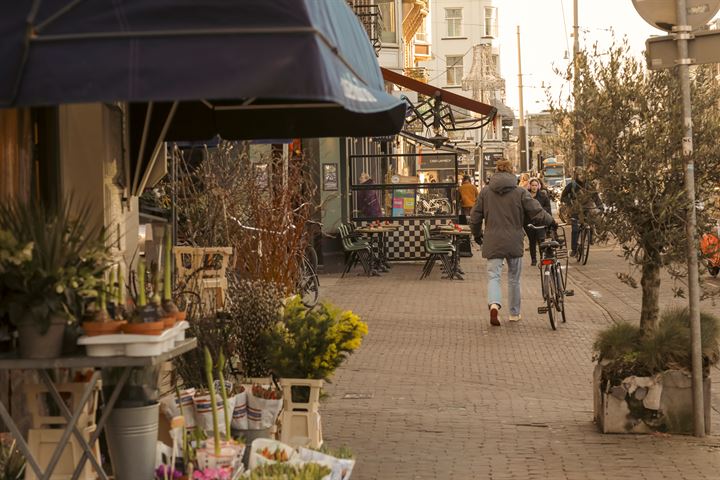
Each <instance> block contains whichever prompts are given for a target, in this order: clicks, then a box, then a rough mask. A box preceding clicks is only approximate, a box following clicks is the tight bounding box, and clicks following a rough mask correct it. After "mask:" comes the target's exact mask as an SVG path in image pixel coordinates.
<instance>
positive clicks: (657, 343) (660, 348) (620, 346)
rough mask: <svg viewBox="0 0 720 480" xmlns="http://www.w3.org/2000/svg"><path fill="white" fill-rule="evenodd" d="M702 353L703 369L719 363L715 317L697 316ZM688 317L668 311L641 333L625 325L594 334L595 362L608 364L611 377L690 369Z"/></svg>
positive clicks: (718, 329)
mask: <svg viewBox="0 0 720 480" xmlns="http://www.w3.org/2000/svg"><path fill="white" fill-rule="evenodd" d="M700 324H701V334H702V353H703V360H704V364H705V366H708V365H713V364H715V363H717V362H718V361H719V360H720V345H719V342H720V324H718V318H717V317H715V316H713V315H711V314H708V313H701V314H700ZM690 344H691V341H690V315H689V313H688V310H687V309H683V308H679V309H670V310H667V311H665V312H663V314H662V315H661V317H660V321H659V322H658V326H657V328H656V329H654V330H650V331H648V332H645V333H644V334H642V332H641V330H640V329H639V328H638V327H635V326H633V325H630V324H627V323H620V324H616V325H613V326H611V327H609V328H607V329H606V330H603V331H601V332H600V333H599V334H598V338H597V340H596V341H595V344H594V345H593V349H594V350H595V352H596V357H597V359H598V360H606V361H609V364H608V365H606V367H605V370H606V371H613V372H615V374H616V375H615V376H617V377H622V376H627V375H624V373H627V374H632V375H637V374H643V373H647V374H654V373H659V372H662V371H664V370H667V369H670V368H677V369H683V370H688V371H689V370H691V369H692V360H691V358H690V352H691V348H690Z"/></svg>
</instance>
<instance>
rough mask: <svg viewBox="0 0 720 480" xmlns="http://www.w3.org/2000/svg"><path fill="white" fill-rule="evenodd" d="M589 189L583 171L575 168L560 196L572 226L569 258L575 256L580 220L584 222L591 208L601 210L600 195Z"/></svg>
mask: <svg viewBox="0 0 720 480" xmlns="http://www.w3.org/2000/svg"><path fill="white" fill-rule="evenodd" d="M589 187H590V185H588V184H587V181H586V177H585V171H584V169H583V168H582V167H576V168H575V175H574V177H573V179H572V181H571V182H570V183H568V184H567V185H565V188H564V189H563V191H562V194H561V195H560V203H561V205H562V207H563V208H564V209H565V210H567V211H568V213H569V216H570V224H571V225H572V235H571V239H570V247H571V250H572V251H571V252H570V256H571V257H574V256H575V255H576V254H577V245H578V236H579V233H580V220H585V218H587V215H588V214H589V212H590V211H591V210H592V209H593V208H599V209H602V206H603V205H602V201H601V200H600V195H598V193H597V192H596V191H593V190H590V188H589ZM566 220H567V218H566Z"/></svg>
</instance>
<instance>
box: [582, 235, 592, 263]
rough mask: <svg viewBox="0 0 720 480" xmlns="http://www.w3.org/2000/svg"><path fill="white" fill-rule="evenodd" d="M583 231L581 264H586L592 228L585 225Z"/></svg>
mask: <svg viewBox="0 0 720 480" xmlns="http://www.w3.org/2000/svg"><path fill="white" fill-rule="evenodd" d="M583 233H584V235H583V237H584V241H583V248H584V249H585V252H584V253H583V258H582V264H583V265H587V261H588V256H589V255H590V244H591V243H592V229H591V228H590V227H585V228H584V229H583Z"/></svg>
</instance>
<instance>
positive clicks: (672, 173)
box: [551, 41, 720, 329]
mask: <svg viewBox="0 0 720 480" xmlns="http://www.w3.org/2000/svg"><path fill="white" fill-rule="evenodd" d="M571 67H572V66H571ZM571 67H569V68H568V78H571V79H572V80H573V82H574V87H575V88H574V91H575V93H574V94H573V93H572V92H571V93H569V94H568V95H567V96H566V97H565V98H561V99H560V100H559V101H556V102H553V104H552V105H551V109H552V112H553V118H554V123H555V124H556V126H557V130H558V134H559V140H558V142H557V145H556V146H555V147H556V148H557V150H558V153H560V152H561V153H562V154H564V155H565V158H567V159H571V158H574V157H575V155H576V154H577V156H578V158H579V162H582V163H584V164H585V166H586V167H587V168H586V173H587V176H588V181H589V182H590V185H592V187H593V188H594V189H597V190H598V191H599V192H600V193H601V195H602V198H603V201H604V203H605V204H606V205H607V206H608V207H610V208H609V210H608V211H606V212H605V213H604V214H603V215H600V216H598V217H597V218H596V219H595V220H594V223H595V227H596V230H597V231H598V233H599V234H600V237H601V238H602V237H606V236H608V235H612V236H613V237H614V238H615V239H616V240H617V241H618V243H619V244H620V245H622V246H623V249H624V254H625V258H626V259H627V260H628V261H629V262H630V263H632V264H635V265H638V266H641V267H642V266H643V265H647V264H651V265H654V266H657V267H658V268H659V267H661V266H674V267H680V268H675V269H671V270H670V273H671V274H674V275H683V268H684V267H683V265H684V263H685V261H686V240H685V238H686V234H685V218H686V215H685V210H686V208H687V207H688V206H689V205H688V201H687V197H686V195H685V191H684V168H683V165H684V158H683V153H682V143H683V142H682V138H683V136H684V127H683V120H682V118H683V117H682V102H681V99H680V93H679V92H680V89H679V82H678V78H677V76H676V74H675V71H674V70H672V69H667V70H661V71H648V70H646V68H645V65H644V60H643V59H641V58H637V57H634V56H632V55H631V54H630V53H629V46H628V44H627V41H624V42H622V43H621V44H619V45H613V46H612V47H611V48H609V49H608V50H607V51H603V52H600V51H598V49H597V47H595V48H594V49H593V50H591V51H588V52H582V53H581V54H579V59H578V75H577V77H575V78H572V74H571V72H572V68H571ZM693 72H694V73H693V75H692V82H691V83H692V90H693V91H692V99H693V105H692V111H693V142H694V153H693V160H694V162H695V171H694V174H695V185H696V198H697V200H698V201H700V202H704V203H705V204H706V205H710V204H711V203H712V202H711V201H710V200H711V195H712V194H713V189H714V188H715V186H716V185H717V184H718V182H719V181H720V109H718V102H719V101H720V84H719V83H718V82H717V81H716V79H715V73H714V67H713V66H709V65H708V66H699V67H697V68H695V69H694V70H693ZM573 132H575V134H574V133H573ZM576 140H577V141H576ZM576 146H577V148H576ZM709 210H710V209H704V210H698V212H697V213H698V230H699V231H700V232H704V231H707V230H708V227H709V226H710V222H711V221H712V218H711V215H710V214H709V213H710V212H709ZM642 271H643V277H646V276H649V275H654V272H653V270H652V269H644V270H642ZM641 283H642V285H643V296H644V299H647V302H644V304H643V310H642V312H641V325H642V326H643V327H648V329H653V328H654V326H655V324H656V323H657V318H658V312H659V304H658V301H657V295H656V294H655V293H656V292H657V289H658V288H659V282H652V281H651V282H641ZM653 292H655V293H653Z"/></svg>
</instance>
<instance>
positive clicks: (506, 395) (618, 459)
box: [321, 247, 720, 480]
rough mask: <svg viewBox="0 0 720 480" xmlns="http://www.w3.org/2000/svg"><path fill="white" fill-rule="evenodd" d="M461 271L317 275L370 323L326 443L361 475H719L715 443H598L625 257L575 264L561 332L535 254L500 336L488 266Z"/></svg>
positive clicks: (615, 439) (636, 294) (682, 439)
mask: <svg viewBox="0 0 720 480" xmlns="http://www.w3.org/2000/svg"><path fill="white" fill-rule="evenodd" d="M462 263H463V268H464V269H465V270H466V272H467V275H466V276H465V278H466V279H465V281H462V282H461V281H452V282H451V281H447V280H441V279H440V276H439V275H440V274H439V273H438V272H437V271H435V272H433V274H432V276H431V277H430V279H426V280H422V281H420V280H418V279H417V278H418V277H419V275H420V270H421V267H422V265H421V264H419V263H405V264H396V265H395V266H394V267H393V269H392V271H391V272H390V273H388V274H385V275H383V276H382V277H379V278H378V277H373V278H367V277H364V276H356V275H354V274H353V275H350V276H346V277H345V278H344V279H340V278H339V277H338V276H334V275H333V276H330V275H325V276H322V278H321V290H322V295H323V297H324V298H325V299H328V300H331V301H332V302H334V303H336V304H337V305H339V306H342V307H343V308H348V309H352V310H354V311H356V312H357V313H359V314H360V315H361V316H362V318H363V319H364V320H365V321H366V322H367V323H368V324H369V328H370V333H369V334H368V336H367V337H366V339H365V342H364V344H363V346H362V347H361V349H360V350H359V351H358V352H357V353H356V354H355V355H353V356H352V357H351V358H350V359H349V361H348V362H346V364H345V365H344V366H343V367H342V368H340V369H339V370H338V372H337V373H336V375H335V377H334V379H333V383H332V384H331V385H329V386H328V388H327V392H328V394H329V396H328V398H327V399H326V400H325V401H324V403H323V405H322V415H323V428H324V437H325V441H326V442H327V443H328V444H329V445H331V446H333V445H334V446H340V445H347V446H348V447H350V448H351V449H352V451H353V452H354V453H355V454H356V456H357V458H358V464H357V467H356V470H355V472H354V473H353V479H355V480H366V479H435V478H437V479H451V478H452V479H476V478H477V479H482V478H491V479H498V480H499V479H540V478H548V479H573V480H574V479H601V478H613V479H616V478H633V479H634V478H638V479H641V478H642V479H645V478H647V479H704V478H708V479H709V478H713V479H716V478H718V475H719V474H718V471H719V470H720V436H716V435H711V436H708V437H705V438H702V439H698V438H694V437H686V436H655V435H602V434H599V433H597V430H596V428H595V425H594V424H593V423H592V389H591V378H592V369H593V363H592V360H591V345H592V342H593V339H594V336H595V334H596V332H597V331H598V330H600V329H602V328H604V327H606V326H607V325H609V324H610V323H611V322H612V321H613V319H615V320H620V319H623V318H626V319H628V320H630V321H637V318H638V316H639V314H638V311H639V300H640V291H639V290H634V289H630V288H629V287H627V286H626V285H624V284H622V283H621V282H620V281H619V280H617V279H616V275H615V273H616V272H624V271H626V268H625V266H624V263H623V261H622V259H621V258H619V257H618V250H617V249H613V248H610V247H593V251H592V252H591V257H590V262H589V263H588V265H586V266H584V267H580V266H571V268H570V282H571V285H570V288H574V289H575V292H576V295H575V296H574V297H572V298H570V299H568V305H567V314H568V321H567V323H566V324H563V325H561V326H560V327H559V328H558V330H557V331H552V330H551V329H550V326H549V322H548V320H547V316H546V315H539V314H538V313H537V311H536V308H537V306H538V305H539V303H540V302H539V299H540V297H541V295H540V291H539V290H540V289H539V280H538V272H537V269H535V268H530V265H529V259H526V261H525V264H524V270H523V274H522V298H523V308H522V313H523V320H522V321H521V322H518V323H509V322H507V317H506V312H505V311H503V312H501V321H502V326H501V327H499V328H498V327H491V326H490V324H489V321H488V312H487V306H486V285H485V282H486V277H485V273H484V268H485V262H484V260H482V259H481V258H480V255H479V254H478V253H477V252H476V255H475V257H473V258H466V259H463V262H462ZM664 288H665V290H667V289H668V288H669V287H668V285H665V287H664ZM504 293H505V292H504ZM664 299H665V302H666V303H669V302H671V301H672V299H671V297H670V295H664ZM679 302H681V303H682V302H683V300H680V301H679ZM713 308H715V307H713ZM715 376H716V377H717V375H715ZM716 384H717V383H716ZM719 427H720V415H718V413H717V412H714V413H713V428H714V432H720V428H719Z"/></svg>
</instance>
